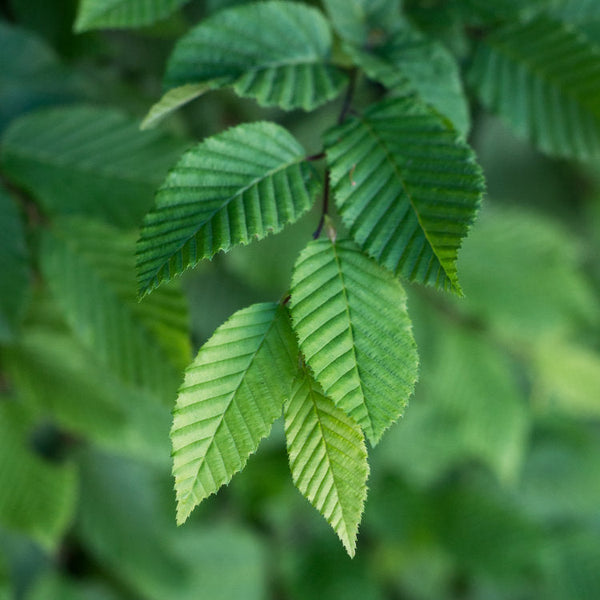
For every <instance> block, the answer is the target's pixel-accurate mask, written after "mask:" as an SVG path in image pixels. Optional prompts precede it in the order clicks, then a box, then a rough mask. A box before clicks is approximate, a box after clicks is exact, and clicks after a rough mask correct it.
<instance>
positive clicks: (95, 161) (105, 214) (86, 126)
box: [0, 106, 186, 227]
mask: <svg viewBox="0 0 600 600" xmlns="http://www.w3.org/2000/svg"><path fill="white" fill-rule="evenodd" d="M185 147H186V142H185V141H182V140H180V139H177V138H174V137H171V136H167V135H165V134H163V133H160V132H158V131H148V132H140V131H139V129H138V125H137V123H136V122H134V121H133V120H131V119H129V118H128V117H126V116H124V115H123V114H121V113H119V112H116V111H113V110H111V109H106V108H97V107H91V106H66V107H60V108H53V109H45V110H40V111H37V112H34V113H30V114H28V115H25V116H24V117H21V118H20V119H18V120H17V121H15V122H14V123H13V124H12V125H11V126H10V127H9V129H8V130H7V131H6V133H5V135H4V137H3V138H2V151H1V154H0V162H1V165H2V169H3V171H4V172H5V173H6V175H7V176H8V177H9V178H10V179H12V180H13V181H15V182H16V183H17V184H19V185H20V186H22V187H23V188H24V189H26V190H27V191H28V192H30V193H31V194H32V195H33V196H34V197H36V198H37V199H38V200H39V201H40V203H41V204H42V206H43V207H44V209H45V210H46V211H48V212H49V213H50V214H52V215H74V214H78V215H86V216H92V217H99V218H102V219H103V220H106V221H108V222H110V223H111V224H114V225H117V226H123V227H133V226H138V224H139V222H140V220H141V218H142V216H143V215H144V213H145V212H146V211H147V210H148V209H149V208H150V206H151V204H152V196H153V194H154V190H155V189H156V187H157V186H158V185H159V184H160V182H161V181H162V180H163V178H164V176H165V175H166V173H167V169H168V167H169V166H170V165H171V164H172V163H173V162H174V161H175V160H176V158H177V157H178V156H179V155H180V154H181V152H182V151H183V150H184V148H185Z"/></svg>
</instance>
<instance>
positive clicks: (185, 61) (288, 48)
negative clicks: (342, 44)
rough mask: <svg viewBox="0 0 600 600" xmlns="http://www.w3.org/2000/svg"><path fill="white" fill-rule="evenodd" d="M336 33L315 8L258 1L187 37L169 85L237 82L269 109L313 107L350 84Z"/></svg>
mask: <svg viewBox="0 0 600 600" xmlns="http://www.w3.org/2000/svg"><path fill="white" fill-rule="evenodd" d="M331 44H332V40H331V32H330V29H329V24H328V22H327V20H326V19H325V18H324V17H323V15H322V14H321V13H320V12H319V11H318V10H316V9H315V8H312V7H309V6H305V5H304V4H300V3H294V2H278V1H275V2H256V3H252V4H249V5H246V6H238V7H233V8H230V9H228V10H224V11H222V12H219V13H217V14H216V15H214V16H212V17H209V18H208V19H206V20H205V21H203V22H202V23H200V25H198V26H197V27H195V28H194V29H192V30H191V31H190V32H189V33H188V34H187V35H186V36H185V37H183V38H182V39H181V40H180V41H179V43H178V44H177V46H176V47H175V50H174V52H173V54H172V55H171V58H170V59H169V63H168V66H167V73H166V75H165V85H166V87H167V88H174V87H179V86H182V85H185V84H199V83H212V82H215V81H216V80H219V81H220V82H221V85H233V87H234V89H235V91H236V93H237V94H238V95H240V96H247V97H251V98H255V99H256V100H257V101H258V102H259V104H261V105H264V106H279V107H281V108H283V109H286V110H290V109H294V108H303V109H304V110H312V109H314V108H316V107H317V106H319V105H321V104H324V103H325V102H327V101H329V100H332V99H333V98H335V97H336V96H337V95H338V94H339V93H340V91H341V89H342V87H343V86H344V84H345V82H346V77H345V75H344V73H343V72H342V71H341V70H340V69H338V68H336V67H335V66H333V65H332V64H331V58H330V55H331Z"/></svg>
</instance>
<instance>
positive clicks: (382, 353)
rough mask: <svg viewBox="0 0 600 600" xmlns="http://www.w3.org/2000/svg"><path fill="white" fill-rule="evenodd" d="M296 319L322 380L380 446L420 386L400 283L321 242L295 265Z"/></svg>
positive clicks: (353, 251)
mask: <svg viewBox="0 0 600 600" xmlns="http://www.w3.org/2000/svg"><path fill="white" fill-rule="evenodd" d="M291 314H292V321H293V324H294V330H295V331H296V334H297V336H298V340H299V342H300V350H301V351H302V353H303V354H304V357H305V359H306V362H307V364H308V365H309V367H310V368H311V369H312V372H313V374H314V376H315V379H316V380H317V382H318V383H319V384H321V386H322V387H323V390H324V392H325V394H326V395H327V396H329V397H330V398H331V399H332V400H333V401H334V402H335V404H336V406H338V407H339V408H341V409H342V410H344V411H345V412H346V413H347V414H348V415H350V416H351V417H352V418H353V419H354V420H355V421H356V422H357V423H358V424H359V425H360V426H361V427H362V428H363V430H364V431H365V433H366V435H367V437H368V438H369V441H370V442H371V443H372V444H376V443H377V442H378V441H379V439H380V438H381V436H382V434H383V432H384V430H385V429H386V428H387V427H389V426H390V425H391V424H392V423H393V422H394V421H395V420H396V419H397V418H398V417H399V416H400V415H401V414H402V412H403V410H404V407H405V406H406V404H407V402H408V398H409V396H410V395H411V393H412V391H413V387H414V384H415V381H416V379H417V367H418V356H417V350H416V345H415V342H414V339H413V336H412V331H411V323H410V319H409V317H408V313H407V311H406V294H405V292H404V289H403V288H402V286H401V284H400V282H399V281H398V280H397V279H395V278H394V276H393V275H392V274H391V273H390V272H389V271H388V270H386V269H383V268H382V267H380V266H379V265H377V264H376V263H375V262H374V261H372V260H371V259H369V258H368V257H367V256H365V255H364V254H363V253H362V252H360V250H359V249H358V248H357V247H356V245H355V244H354V243H353V242H350V241H339V242H335V243H332V242H330V241H329V240H317V241H314V242H311V243H310V244H309V245H308V247H307V248H306V249H305V250H304V251H303V252H302V254H301V255H300V257H299V259H298V262H297V263H296V267H295V269H294V274H293V277H292V294H291Z"/></svg>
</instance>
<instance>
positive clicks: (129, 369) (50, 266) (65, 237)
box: [41, 218, 190, 401]
mask: <svg viewBox="0 0 600 600" xmlns="http://www.w3.org/2000/svg"><path fill="white" fill-rule="evenodd" d="M133 250H134V243H133V239H132V238H131V237H130V236H128V235H127V236H125V235H123V234H121V233H120V232H118V231H116V230H114V229H112V228H110V227H108V226H107V225H103V224H100V223H95V222H93V221H83V220H80V219H75V218H73V219H64V220H63V221H59V222H58V223H56V224H55V226H54V227H53V228H52V230H51V231H48V232H47V233H46V235H45V236H44V238H43V240H42V252H41V255H42V261H41V267H42V271H43V273H44V275H45V277H46V280H47V282H48V285H49V286H50V290H51V291H52V294H53V296H54V298H55V299H56V301H57V304H58V305H59V306H60V307H61V309H62V311H63V313H64V315H65V318H66V320H67V322H68V323H69V325H70V326H71V327H72V329H73V331H74V332H75V334H76V335H77V337H78V338H79V339H80V340H81V341H82V342H83V343H84V345H86V346H87V347H88V348H89V349H91V350H92V351H93V352H94V353H95V354H96V355H97V356H98V357H99V358H100V359H101V361H102V362H103V363H104V365H105V366H106V367H108V368H110V369H111V370H112V372H113V373H115V374H116V375H118V376H119V377H120V379H121V380H122V381H124V382H126V383H128V384H131V385H133V386H136V387H139V388H141V389H145V390H147V391H148V392H151V393H154V394H157V395H158V396H159V397H162V398H163V399H165V400H167V401H168V399H169V398H170V397H171V395H174V392H175V390H176V389H177V385H178V383H179V381H180V372H181V370H182V369H183V368H184V367H185V365H186V364H187V363H188V361H189V355H190V348H189V340H188V333H187V331H188V325H187V310H186V305H185V301H184V298H183V296H182V294H181V292H180V290H179V289H176V288H173V287H165V288H164V289H163V290H161V293H160V294H156V295H153V296H152V297H151V298H148V299H147V300H145V301H144V302H138V301H137V299H136V293H135V276H134V265H133V260H134V257H133Z"/></svg>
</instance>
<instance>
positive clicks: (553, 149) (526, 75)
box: [470, 17, 600, 159]
mask: <svg viewBox="0 0 600 600" xmlns="http://www.w3.org/2000/svg"><path fill="white" fill-rule="evenodd" d="M598 72H600V50H599V49H598V48H596V47H595V46H594V45H593V44H591V43H590V42H589V41H587V40H586V39H585V38H584V37H582V36H581V35H579V34H577V33H576V32H575V31H574V30H573V29H572V28H570V27H568V26H566V25H564V24H562V23H559V22H555V21H552V20H549V19H547V18H543V17H540V18H537V19H534V20H531V21H529V22H527V23H525V24H518V25H510V26H508V27H505V28H502V29H500V30H498V31H495V32H493V33H492V34H491V35H489V36H488V37H486V38H485V40H483V41H482V42H481V43H480V44H479V46H478V49H477V52H476V54H475V58H474V61H473V65H472V68H471V71H470V79H471V81H472V83H473V85H474V86H475V87H476V89H477V93H478V95H479V98H480V99H481V101H482V103H483V104H484V105H485V106H487V107H488V108H489V109H491V110H493V111H496V112H498V113H499V114H500V115H501V116H502V117H503V118H504V119H505V120H506V121H507V122H508V123H509V124H510V125H511V126H512V128H513V129H514V130H515V131H516V132H517V133H518V134H519V135H521V136H523V137H526V138H528V139H529V140H530V141H531V142H532V143H533V144H535V146H536V147H537V148H538V149H540V150H542V151H543V152H547V153H549V154H553V155H557V156H566V157H570V156H573V157H577V158H581V159H589V158H593V157H597V156H599V155H600V79H599V78H598Z"/></svg>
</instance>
